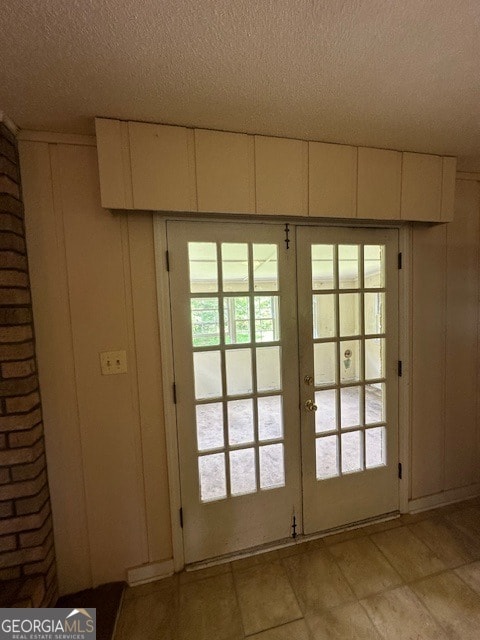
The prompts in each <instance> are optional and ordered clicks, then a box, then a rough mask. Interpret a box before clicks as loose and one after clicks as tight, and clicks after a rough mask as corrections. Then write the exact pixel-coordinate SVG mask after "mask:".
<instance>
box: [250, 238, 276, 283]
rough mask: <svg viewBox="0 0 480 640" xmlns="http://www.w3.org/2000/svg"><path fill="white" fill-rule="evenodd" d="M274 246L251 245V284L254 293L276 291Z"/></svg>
mask: <svg viewBox="0 0 480 640" xmlns="http://www.w3.org/2000/svg"><path fill="white" fill-rule="evenodd" d="M277 252H278V249H277V245H276V244H254V245H253V283H254V290H255V291H278V257H277Z"/></svg>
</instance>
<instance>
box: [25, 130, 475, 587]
mask: <svg viewBox="0 0 480 640" xmlns="http://www.w3.org/2000/svg"><path fill="white" fill-rule="evenodd" d="M20 152H21V166H22V174H23V189H24V197H25V206H26V221H27V239H28V248H29V259H30V270H31V276H32V291H33V302H34V313H35V324H36V332H37V353H38V360H39V370H40V383H41V389H42V398H43V407H44V418H45V430H46V445H47V455H48V463H49V475H50V486H51V495H52V504H53V512H54V525H55V539H56V546H57V558H58V569H59V578H60V589H61V591H62V593H66V592H71V591H75V590H79V589H82V588H85V587H88V586H90V585H91V584H99V583H102V582H105V581H108V580H121V579H124V578H125V569H126V568H129V567H133V566H137V565H140V564H143V563H149V562H153V561H156V560H162V559H167V558H171V556H172V544H171V534H170V514H169V500H168V478H167V463H166V454H165V433H164V424H163V406H162V384H161V359H160V348H159V335H158V321H157V309H156V285H155V270H154V247H153V226H152V216H151V215H149V214H140V213H133V214H129V215H126V214H118V215H113V214H111V213H110V212H108V211H105V210H103V209H102V208H101V207H100V193H99V185H98V170H97V160H96V149H95V147H94V146H85V145H81V144H75V145H74V144H54V143H50V144H47V143H44V142H22V143H21V144H20ZM458 185H459V189H458V206H457V213H456V215H457V218H456V221H455V222H454V223H452V224H450V225H443V226H442V225H441V226H422V227H419V228H416V229H415V230H414V232H413V250H414V252H413V277H414V289H413V292H414V293H413V300H412V310H413V319H414V335H413V342H412V355H413V356H414V366H413V369H412V376H413V395H412V401H413V404H412V456H411V469H412V478H411V495H412V497H413V498H419V497H423V496H427V495H429V494H434V493H438V492H441V491H445V490H448V489H452V488H455V487H462V486H468V485H470V484H472V483H474V482H477V481H478V480H479V478H478V467H479V465H478V460H479V457H478V446H477V441H478V427H477V423H478V420H477V407H476V397H477V395H478V393H477V369H478V365H479V363H480V359H479V358H478V354H477V343H478V340H477V337H478V319H479V318H478V244H479V225H478V220H479V215H478V213H479V192H478V183H476V182H470V183H466V182H463V181H460V182H458ZM117 349H125V350H126V351H127V356H128V373H127V374H125V375H118V376H101V375H100V367H99V357H98V353H99V352H100V351H105V350H117ZM446 363H448V366H446Z"/></svg>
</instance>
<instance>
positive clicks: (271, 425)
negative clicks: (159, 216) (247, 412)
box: [257, 396, 283, 440]
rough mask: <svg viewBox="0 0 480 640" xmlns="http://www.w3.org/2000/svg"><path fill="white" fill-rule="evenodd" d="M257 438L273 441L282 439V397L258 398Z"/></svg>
mask: <svg viewBox="0 0 480 640" xmlns="http://www.w3.org/2000/svg"><path fill="white" fill-rule="evenodd" d="M257 403H258V437H259V439H260V440H274V439H275V438H282V437H283V415H282V397H281V396H267V397H266V398H258V400H257Z"/></svg>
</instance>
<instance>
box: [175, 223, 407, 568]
mask: <svg viewBox="0 0 480 640" xmlns="http://www.w3.org/2000/svg"><path fill="white" fill-rule="evenodd" d="M167 241H168V250H169V257H170V273H169V276H170V298H171V318H172V334H173V353H174V368H175V383H176V403H177V404H176V413H177V434H178V445H179V465H180V481H181V494H182V509H183V514H184V529H183V533H184V549H185V561H186V563H193V562H198V561H201V560H205V559H208V558H212V557H217V556H221V555H224V554H227V553H232V552H236V551H240V550H244V549H248V548H252V547H255V546H259V545H262V544H265V543H269V542H273V541H278V540H282V539H285V538H287V537H289V536H290V535H292V533H293V532H295V533H297V534H301V533H314V532H317V531H322V530H326V529H330V528H333V527H337V526H340V525H344V524H347V523H351V522H355V521H359V520H363V519H366V518H370V517H374V516H377V515H381V514H384V513H387V512H392V511H394V510H396V509H397V508H398V480H397V463H398V424H397V413H398V411H397V405H398V398H397V380H396V375H397V371H396V365H397V359H398V357H397V351H398V347H397V343H398V329H397V317H398V313H397V304H398V293H397V271H396V256H397V244H398V240H397V231H395V230H388V231H386V230H378V229H341V228H335V229H333V228H319V227H300V226H298V227H296V228H295V227H293V226H290V232H289V234H287V235H286V233H285V229H284V225H277V224H261V223H243V224H236V223H227V222H225V223H209V222H208V223H207V222H168V223H167ZM387 410H388V412H387Z"/></svg>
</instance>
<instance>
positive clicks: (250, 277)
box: [248, 243, 260, 491]
mask: <svg viewBox="0 0 480 640" xmlns="http://www.w3.org/2000/svg"><path fill="white" fill-rule="evenodd" d="M248 296H249V300H250V336H251V345H252V352H251V353H252V389H253V398H252V399H253V440H254V445H253V449H254V454H255V483H256V490H257V491H259V490H260V452H259V447H258V442H259V441H258V384H257V349H256V346H257V340H256V331H255V328H256V327H255V291H254V286H253V245H252V244H251V243H249V244H248Z"/></svg>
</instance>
